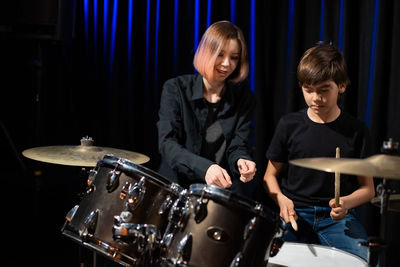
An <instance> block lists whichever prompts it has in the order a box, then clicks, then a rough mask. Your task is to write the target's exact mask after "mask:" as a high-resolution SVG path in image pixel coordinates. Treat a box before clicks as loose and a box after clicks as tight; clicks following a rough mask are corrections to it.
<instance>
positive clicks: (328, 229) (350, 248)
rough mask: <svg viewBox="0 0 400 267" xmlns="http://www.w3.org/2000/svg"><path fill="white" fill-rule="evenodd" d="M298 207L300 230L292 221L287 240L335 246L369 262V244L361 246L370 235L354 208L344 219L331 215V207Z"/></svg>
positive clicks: (287, 232)
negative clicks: (295, 228) (333, 217)
mask: <svg viewBox="0 0 400 267" xmlns="http://www.w3.org/2000/svg"><path fill="white" fill-rule="evenodd" d="M295 210H296V213H297V215H298V217H299V218H298V220H297V225H298V231H297V232H296V231H294V230H293V228H292V227H291V226H290V224H289V225H288V227H287V231H286V233H285V235H284V240H285V241H291V242H301V243H311V244H321V245H324V246H329V247H335V248H337V249H341V250H343V251H347V252H349V253H352V254H355V255H358V256H359V257H361V258H363V259H364V260H366V261H368V247H366V246H361V245H360V242H365V241H367V240H368V235H367V233H366V231H365V229H364V227H363V226H362V224H361V223H360V221H359V220H358V219H357V218H356V217H355V216H354V214H352V213H353V212H352V211H350V210H349V213H348V214H347V216H346V217H345V218H344V219H342V220H339V221H335V220H333V219H332V218H331V217H330V215H329V213H330V212H331V208H329V207H319V206H309V207H305V208H296V209H295Z"/></svg>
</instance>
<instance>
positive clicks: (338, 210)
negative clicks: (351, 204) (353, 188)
mask: <svg viewBox="0 0 400 267" xmlns="http://www.w3.org/2000/svg"><path fill="white" fill-rule="evenodd" d="M329 207H331V208H332V210H331V213H330V215H331V218H332V219H333V220H335V221H339V220H341V219H343V218H345V217H346V215H347V212H348V211H349V210H348V209H347V208H346V204H345V203H344V201H343V199H342V198H340V200H339V207H336V206H335V199H331V200H330V201H329Z"/></svg>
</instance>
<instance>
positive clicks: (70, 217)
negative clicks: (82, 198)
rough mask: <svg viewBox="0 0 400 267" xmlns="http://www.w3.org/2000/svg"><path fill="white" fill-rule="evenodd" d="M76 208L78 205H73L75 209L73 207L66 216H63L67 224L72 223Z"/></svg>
mask: <svg viewBox="0 0 400 267" xmlns="http://www.w3.org/2000/svg"><path fill="white" fill-rule="evenodd" d="M78 208H79V205H75V207H73V208H72V209H71V210H70V211H68V213H67V215H66V216H65V219H67V221H69V222H70V221H72V219H73V218H74V216H75V213H76V211H77V210H78Z"/></svg>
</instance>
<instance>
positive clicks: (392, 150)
mask: <svg viewBox="0 0 400 267" xmlns="http://www.w3.org/2000/svg"><path fill="white" fill-rule="evenodd" d="M398 148H399V143H398V142H393V139H392V138H389V140H388V141H385V142H383V145H382V148H381V152H382V153H384V154H388V155H394V154H398V153H399V149H398ZM376 192H377V195H378V196H379V199H380V210H379V213H380V215H381V217H380V227H379V237H378V238H376V237H372V238H369V239H368V241H367V242H366V243H364V244H361V245H364V246H368V247H369V249H370V256H369V265H370V266H371V267H374V266H377V265H378V259H379V266H386V246H387V244H386V241H385V240H386V237H387V233H386V226H387V211H388V206H389V199H390V194H391V193H392V191H391V189H390V188H389V186H388V183H387V180H386V179H385V178H383V179H382V183H380V184H379V185H378V186H377V187H376Z"/></svg>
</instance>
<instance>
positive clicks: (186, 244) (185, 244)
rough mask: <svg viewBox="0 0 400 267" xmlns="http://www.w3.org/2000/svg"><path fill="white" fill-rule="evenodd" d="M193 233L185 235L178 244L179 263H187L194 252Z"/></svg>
mask: <svg viewBox="0 0 400 267" xmlns="http://www.w3.org/2000/svg"><path fill="white" fill-rule="evenodd" d="M192 242H193V237H192V234H190V233H189V234H187V235H185V236H184V237H183V238H182V240H181V241H179V244H178V248H177V249H178V259H179V260H178V262H177V263H178V264H187V263H188V262H189V260H190V255H191V253H192Z"/></svg>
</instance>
